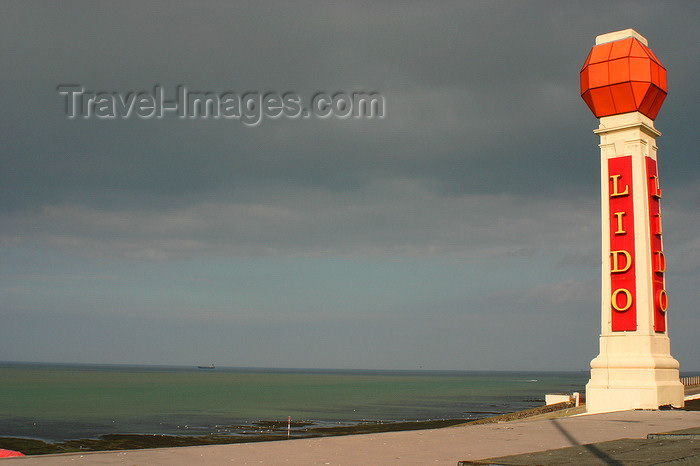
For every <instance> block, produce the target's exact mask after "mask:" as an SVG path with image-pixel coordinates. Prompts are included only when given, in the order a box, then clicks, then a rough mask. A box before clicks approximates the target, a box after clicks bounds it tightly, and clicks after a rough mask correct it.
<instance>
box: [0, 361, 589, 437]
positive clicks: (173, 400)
mask: <svg viewBox="0 0 700 466" xmlns="http://www.w3.org/2000/svg"><path fill="white" fill-rule="evenodd" d="M587 379H588V374H587V373H583V372H578V373H521V372H432V371H340V370H338V371H336V370H328V371H321V370H279V369H269V370H266V369H234V368H216V369H215V370H202V369H197V368H168V367H126V366H66V365H26V364H25V365H20V364H4V365H0V436H16V437H29V438H40V439H47V440H52V441H59V440H66V439H70V438H94V437H97V436H99V435H104V434H108V433H140V434H148V433H165V434H175V435H209V434H212V433H221V432H222V431H226V432H229V433H233V434H235V433H236V432H237V431H241V430H242V429H245V428H246V426H251V425H253V424H254V423H256V422H259V421H286V420H287V419H288V417H291V418H292V419H293V420H296V421H299V420H304V421H308V422H309V423H314V424H316V425H333V424H344V425H351V424H353V423H358V422H362V421H366V420H372V421H387V422H392V421H414V420H430V419H477V418H482V417H486V416H491V415H496V414H499V413H505V412H512V411H518V410H522V409H527V408H531V407H535V406H541V405H542V403H543V401H544V395H545V393H553V392H567V393H571V392H573V391H579V392H583V389H584V385H585V383H586V381H587Z"/></svg>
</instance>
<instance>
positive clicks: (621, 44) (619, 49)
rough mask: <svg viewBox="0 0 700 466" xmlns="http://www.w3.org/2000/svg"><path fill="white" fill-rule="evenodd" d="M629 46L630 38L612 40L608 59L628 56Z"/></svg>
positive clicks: (630, 44) (630, 45)
mask: <svg viewBox="0 0 700 466" xmlns="http://www.w3.org/2000/svg"><path fill="white" fill-rule="evenodd" d="M630 47H632V38H631V37H630V38H628V39H623V40H617V41H615V42H612V49H611V50H610V56H609V57H608V60H615V59H617V58H624V57H628V56H629V54H630Z"/></svg>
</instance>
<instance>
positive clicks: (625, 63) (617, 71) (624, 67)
mask: <svg viewBox="0 0 700 466" xmlns="http://www.w3.org/2000/svg"><path fill="white" fill-rule="evenodd" d="M608 76H609V78H610V81H609V83H610V84H617V83H624V82H629V80H630V63H629V59H627V58H619V59H617V60H612V61H609V62H608Z"/></svg>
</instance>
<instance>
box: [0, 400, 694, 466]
mask: <svg viewBox="0 0 700 466" xmlns="http://www.w3.org/2000/svg"><path fill="white" fill-rule="evenodd" d="M691 427H700V411H676V410H673V411H625V412H619V413H605V414H594V415H583V416H574V417H568V418H558V419H539V420H538V419H531V420H527V419H525V420H522V421H514V422H508V423H501V424H484V425H473V426H459V427H448V428H443V429H433V430H422V431H405V432H387V433H381V434H368V435H350V436H343V437H325V438H314V439H299V440H285V441H277V442H260V443H244V444H233V445H216V446H202V447H183V448H162V449H152V450H130V451H118V452H95V453H84V454H72V453H71V454H63V455H46V456H34V457H25V458H16V459H15V458H9V459H3V460H0V466H6V464H7V466H9V465H12V464H18V465H24V466H27V465H33V464H38V465H48V464H61V465H63V464H90V465H93V464H100V465H101V464H130V465H134V464H137V465H145V464H148V465H152V464H158V465H161V464H163V465H165V464H167V465H172V464H217V465H218V464H267V465H269V464H273V465H277V464H285V465H286V464H291V465H309V464H333V465H338V464H343V465H386V464H402V465H405V464H422V465H427V464H438V465H451V466H455V465H457V464H458V462H459V461H464V460H472V461H473V460H479V459H484V458H495V457H502V456H505V455H517V454H523V453H530V452H539V451H543V450H553V449H559V448H564V447H571V446H579V445H585V444H591V443H597V442H606V441H610V440H618V439H625V438H631V439H646V438H647V435H648V434H651V433H658V432H669V431H675V430H680V429H688V428H691Z"/></svg>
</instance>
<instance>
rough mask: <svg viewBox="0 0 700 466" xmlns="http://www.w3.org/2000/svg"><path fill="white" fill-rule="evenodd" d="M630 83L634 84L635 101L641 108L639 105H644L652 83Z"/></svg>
mask: <svg viewBox="0 0 700 466" xmlns="http://www.w3.org/2000/svg"><path fill="white" fill-rule="evenodd" d="M630 85H631V86H632V92H633V93H634V103H635V104H636V105H637V108H639V106H640V105H642V101H643V100H644V96H646V95H647V92H649V88H650V87H651V84H649V83H638V82H631V83H630Z"/></svg>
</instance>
